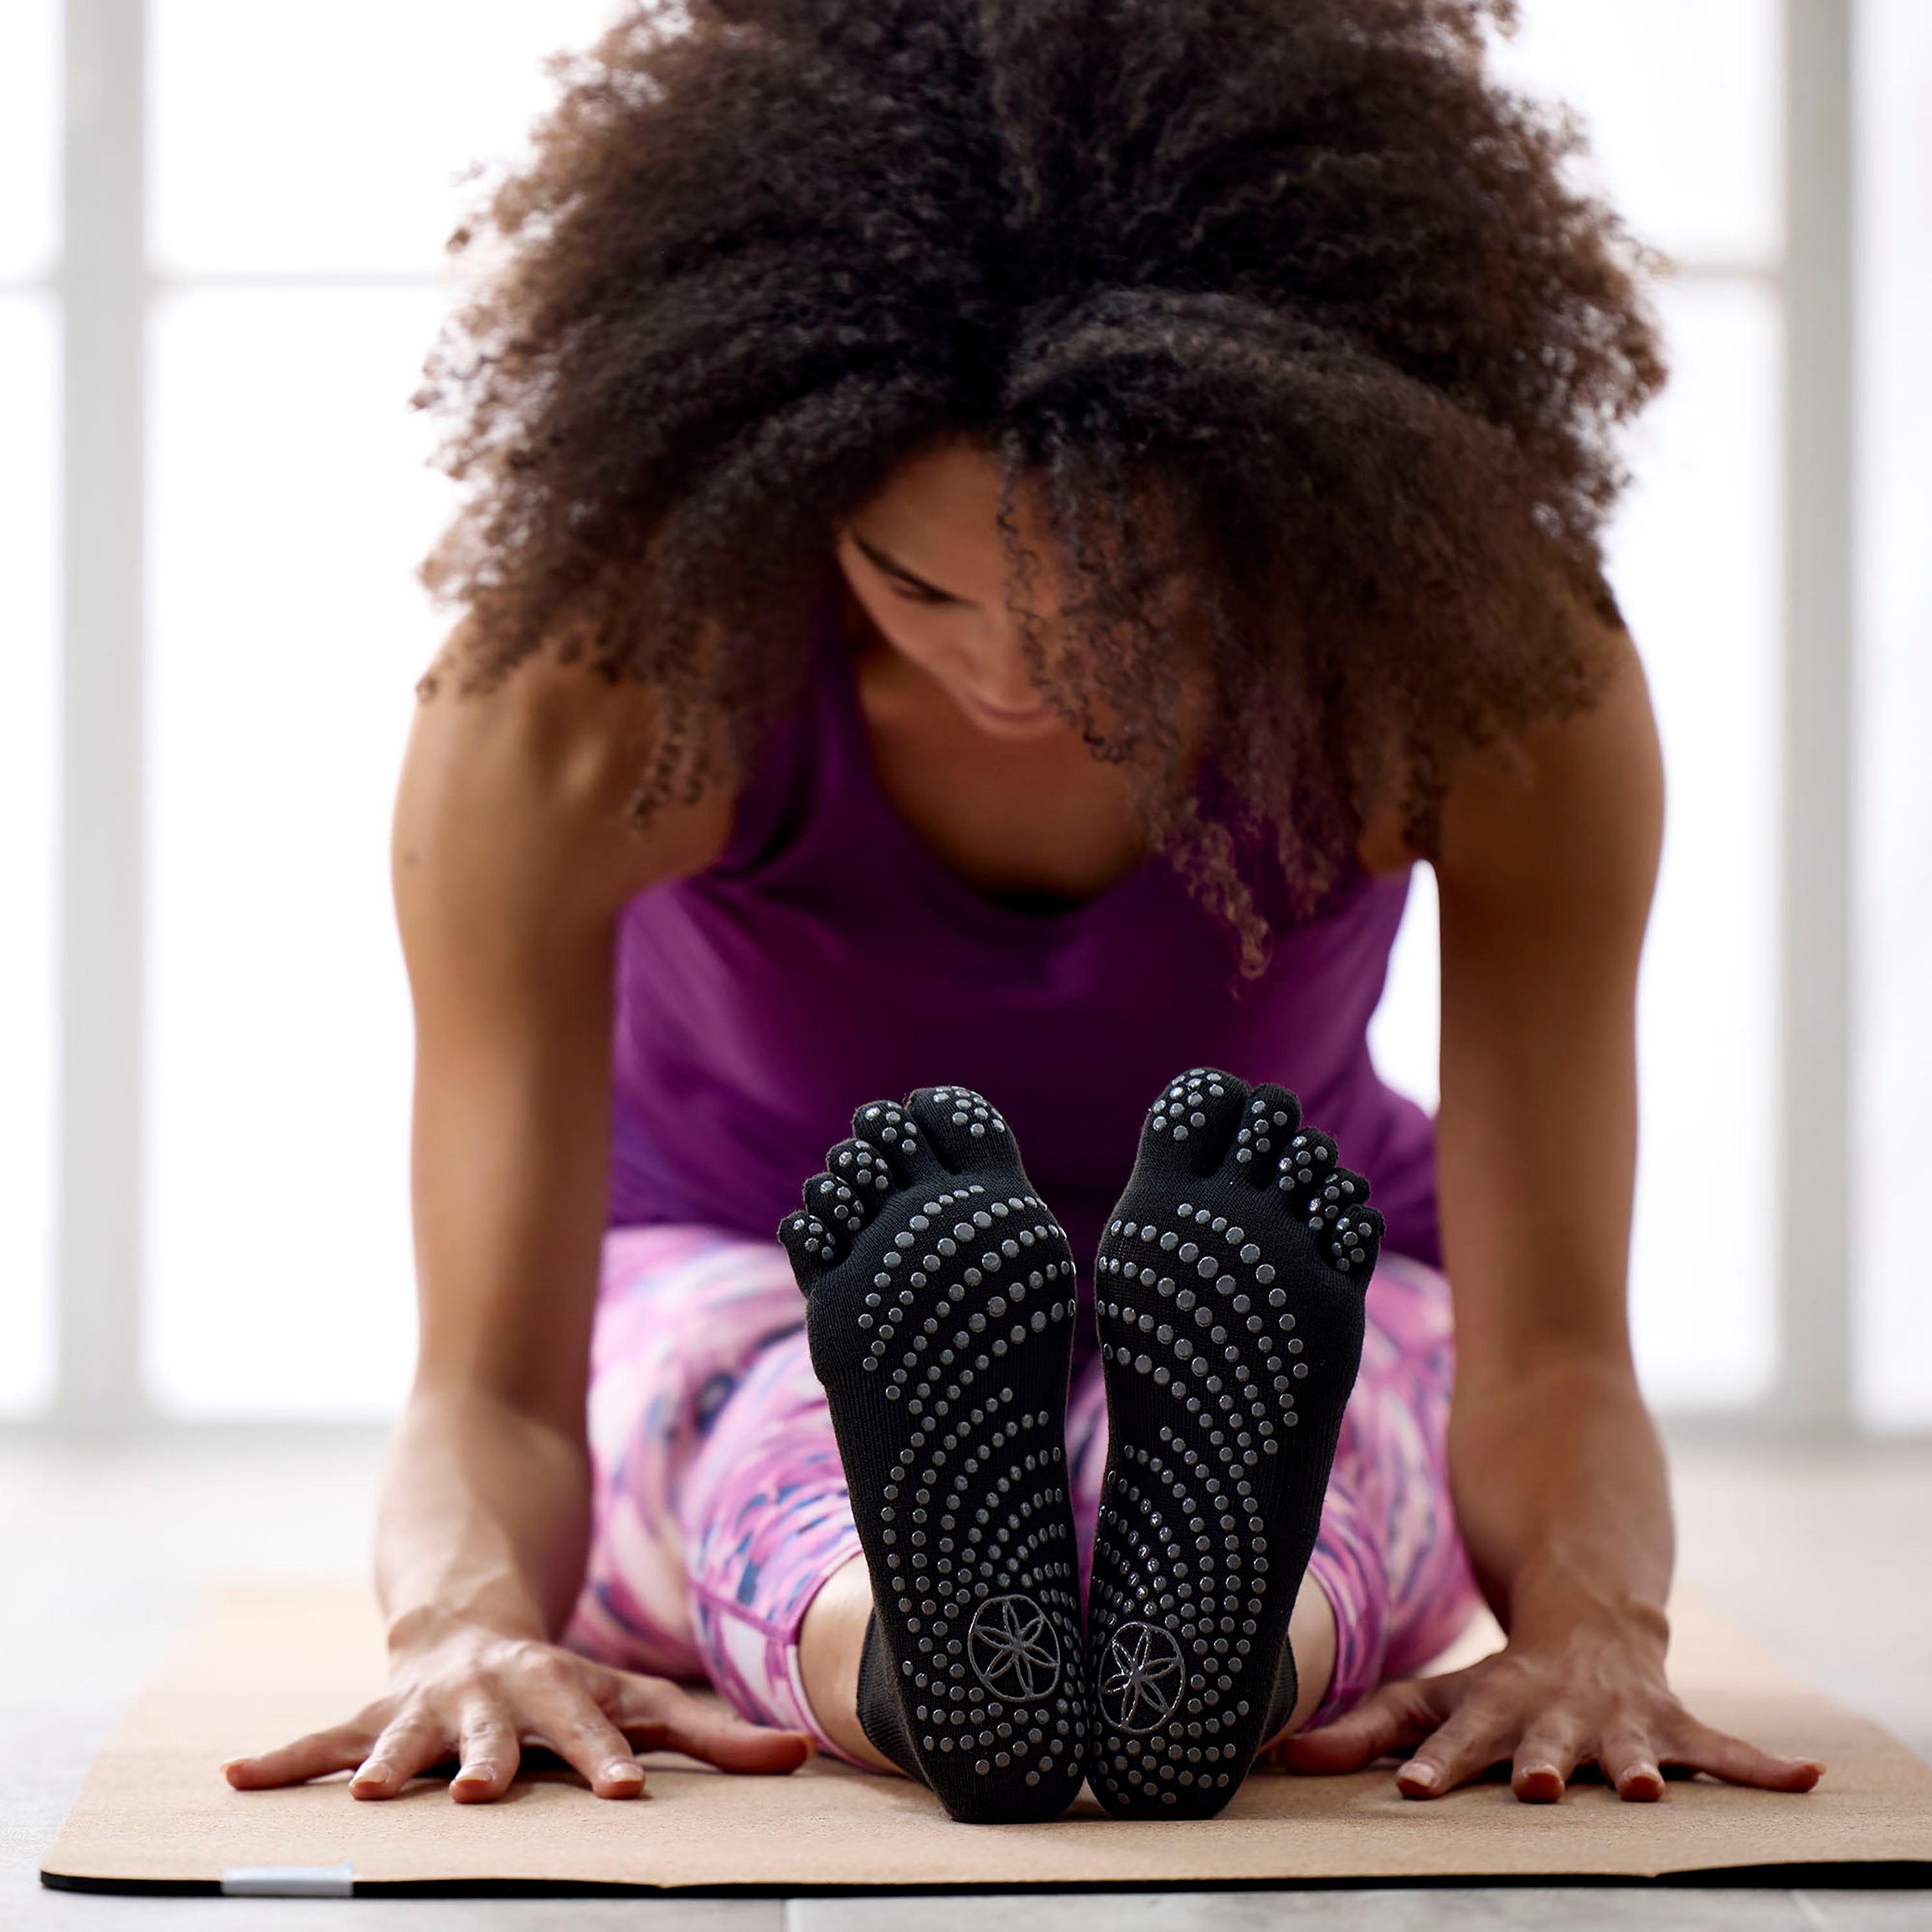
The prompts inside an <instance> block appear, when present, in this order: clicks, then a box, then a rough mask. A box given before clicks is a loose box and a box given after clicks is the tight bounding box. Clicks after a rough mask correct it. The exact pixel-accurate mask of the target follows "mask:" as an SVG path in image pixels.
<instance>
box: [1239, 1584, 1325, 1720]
mask: <svg viewBox="0 0 1932 1932" xmlns="http://www.w3.org/2000/svg"><path fill="white" fill-rule="evenodd" d="M1288 1648H1289V1655H1290V1656H1291V1657H1292V1658H1293V1659H1294V1661H1295V1705H1294V1708H1293V1709H1292V1710H1291V1711H1290V1712H1289V1715H1288V1718H1287V1720H1286V1722H1285V1723H1283V1724H1282V1726H1281V1727H1280V1729H1279V1730H1277V1732H1276V1733H1275V1734H1274V1736H1272V1737H1271V1738H1269V1739H1266V1740H1265V1742H1263V1744H1262V1753H1265V1752H1268V1751H1271V1750H1273V1749H1274V1747H1275V1746H1276V1745H1278V1744H1280V1742H1282V1740H1283V1739H1284V1738H1292V1737H1293V1736H1295V1733H1297V1732H1298V1731H1299V1730H1302V1729H1303V1728H1304V1727H1305V1726H1306V1725H1307V1722H1308V1721H1309V1719H1310V1718H1312V1717H1313V1716H1314V1715H1315V1713H1316V1712H1317V1711H1318V1710H1319V1709H1320V1708H1321V1705H1322V1699H1323V1698H1325V1697H1327V1696H1328V1687H1329V1685H1331V1683H1333V1682H1334V1677H1335V1610H1334V1605H1333V1604H1331V1603H1330V1602H1329V1601H1328V1592H1326V1591H1325V1590H1324V1589H1322V1586H1321V1585H1320V1584H1319V1583H1317V1582H1316V1580H1315V1579H1314V1578H1313V1577H1312V1576H1304V1577H1303V1578H1302V1580H1301V1589H1300V1590H1299V1591H1298V1592H1297V1593H1296V1595H1295V1610H1294V1612H1293V1613H1292V1615H1291V1616H1290V1617H1289V1622H1288ZM1257 1755H1260V1754H1259V1753H1258V1754H1257Z"/></svg>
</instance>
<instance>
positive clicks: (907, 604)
mask: <svg viewBox="0 0 1932 1932" xmlns="http://www.w3.org/2000/svg"><path fill="white" fill-rule="evenodd" d="M999 493H1000V472H999V469H998V464H997V463H995V460H994V459H993V458H992V457H991V456H990V455H987V454H986V452H983V451H982V450H979V449H974V448H973V447H971V446H968V445H966V444H963V443H957V444H948V445H947V446H944V448H943V449H940V450H938V451H936V452H932V453H930V454H928V455H922V456H920V457H918V458H915V459H914V460H912V461H911V462H910V463H907V464H905V465H904V466H902V467H901V469H899V470H898V471H897V472H895V474H894V475H893V476H892V479H891V481H889V482H888V483H887V484H886V487H885V488H884V489H883V490H880V492H879V493H878V494H877V496H874V498H873V499H871V502H868V503H867V504H866V505H864V507H863V508H860V509H859V510H857V511H855V512H854V513H853V515H852V516H851V517H850V518H849V519H848V520H847V521H846V523H844V524H843V525H842V526H841V528H840V529H839V531H838V544H837V555H838V562H839V565H840V567H841V568H842V569H843V570H844V573H845V577H846V580H847V582H848V583H850V586H851V588H852V592H853V595H854V596H855V597H856V598H857V599H858V600H859V603H860V604H861V605H862V606H863V607H864V609H865V613H866V615H867V616H869V617H870V618H871V620H872V622H873V623H874V625H876V626H877V628H878V630H879V631H880V634H881V635H882V636H883V637H884V638H885V639H886V642H887V643H889V644H891V645H892V647H893V648H894V649H895V650H898V651H899V652H901V653H903V655H905V656H907V657H908V658H910V659H911V660H912V661H913V663H915V664H917V665H919V667H920V668H921V669H922V670H925V671H926V672H927V673H929V675H930V676H932V678H934V679H935V680H936V681H937V682H938V683H939V684H940V685H941V686H942V687H943V688H944V690H945V691H946V693H947V695H948V696H949V697H951V698H952V700H953V702H954V703H956V704H957V705H958V706H959V709H961V710H962V711H963V712H965V714H966V715H967V716H968V718H971V720H972V721H973V722H974V724H976V725H977V727H979V728H980V730H982V731H984V732H985V733H986V734H987V735H988V736H989V737H994V738H1008V739H1031V738H1046V737H1050V736H1052V735H1053V734H1054V733H1056V732H1062V731H1065V730H1068V729H1069V728H1070V727H1068V725H1067V724H1066V722H1065V721H1064V719H1063V718H1061V715H1060V714H1059V713H1058V712H1056V711H1055V710H1054V709H1053V708H1052V706H1050V705H1049V703H1047V701H1046V698H1045V697H1043V695H1042V694H1041V692H1040V689H1039V688H1038V687H1037V685H1035V684H1034V681H1033V678H1032V675H1031V673H1030V672H1029V671H1028V669H1027V665H1026V660H1025V656H1024V655H1022V651H1021V648H1020V637H1019V626H1018V625H1016V623H1015V622H1014V620H1013V616H1012V615H1011V613H1010V612H1009V611H1008V610H1007V607H1006V595H1005V592H1006V577H1007V563H1006V556H1005V553H1004V550H1002V548H1001V543H1000V533H999V529H998V526H997V524H996V523H995V520H994V517H995V511H996V510H997V508H998V503H999ZM1015 516H1016V519H1017V520H1018V523H1019V532H1020V535H1021V538H1022V541H1024V542H1025V544H1026V545H1027V547H1028V548H1029V549H1031V550H1034V551H1035V553H1037V555H1039V556H1040V559H1041V565H1042V568H1041V571H1040V578H1041V581H1040V586H1039V588H1038V589H1037V591H1036V593H1035V598H1036V601H1035V604H1034V609H1035V611H1036V613H1037V616H1038V617H1039V619H1040V626H1041V629H1042V633H1043V637H1044V639H1045V641H1046V647H1047V649H1048V650H1049V652H1051V651H1052V648H1053V639H1054V631H1055V625H1056V624H1057V623H1058V619H1059V614H1060V598H1059V586H1058V583H1056V582H1055V580H1054V577H1053V572H1052V568H1051V567H1050V557H1049V550H1048V547H1047V546H1046V544H1044V543H1043V542H1042V541H1040V540H1039V539H1038V538H1037V532H1036V529H1035V526H1034V525H1033V523H1032V522H1031V518H1030V515H1029V506H1028V505H1027V504H1026V503H1025V502H1024V501H1023V500H1022V502H1020V503H1019V504H1017V505H1016V506H1015Z"/></svg>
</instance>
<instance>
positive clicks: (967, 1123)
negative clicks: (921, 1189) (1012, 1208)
mask: <svg viewBox="0 0 1932 1932" xmlns="http://www.w3.org/2000/svg"><path fill="white" fill-rule="evenodd" d="M906 1110H907V1112H908V1113H910V1115H912V1117H913V1120H914V1121H915V1122H916V1124H918V1126H919V1128H920V1130H922V1132H923V1133H924V1135H925V1136H926V1145H928V1146H929V1147H930V1148H932V1150H933V1151H934V1152H935V1153H936V1154H938V1157H939V1158H940V1160H941V1161H943V1162H944V1163H945V1165H946V1166H947V1169H950V1171H951V1172H953V1173H956V1174H958V1173H961V1172H964V1171H965V1169H968V1168H973V1169H983V1168H989V1167H990V1168H997V1169H1001V1170H1003V1171H1004V1170H1006V1169H1012V1170H1013V1171H1014V1172H1018V1171H1019V1152H1018V1151H1017V1150H1016V1148H1015V1146H1014V1145H1013V1130H1011V1129H1010V1127H1008V1126H1007V1123H1006V1121H1005V1119H1004V1117H1003V1116H1002V1115H1001V1112H1000V1110H999V1109H998V1108H997V1107H995V1106H994V1105H993V1103H992V1102H991V1101H990V1100H988V1099H987V1098H986V1097H985V1095H983V1094H976V1093H974V1091H973V1090H972V1088H970V1087H919V1088H915V1089H914V1090H913V1091H912V1092H911V1093H910V1094H907V1096H906Z"/></svg>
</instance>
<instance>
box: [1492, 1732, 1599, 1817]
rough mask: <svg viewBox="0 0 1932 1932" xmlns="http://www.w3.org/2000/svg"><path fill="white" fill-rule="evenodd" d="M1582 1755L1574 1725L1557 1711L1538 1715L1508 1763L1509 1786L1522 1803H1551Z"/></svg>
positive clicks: (1556, 1798) (1578, 1735)
mask: <svg viewBox="0 0 1932 1932" xmlns="http://www.w3.org/2000/svg"><path fill="white" fill-rule="evenodd" d="M1582 1755H1583V1739H1582V1736H1581V1733H1580V1731H1579V1729H1578V1727H1577V1725H1576V1724H1574V1723H1572V1722H1571V1721H1570V1720H1569V1719H1568V1718H1565V1717H1564V1716H1562V1715H1561V1714H1560V1713H1552V1714H1547V1715H1544V1716H1543V1717H1541V1718H1538V1719H1537V1720H1536V1721H1535V1723H1534V1724H1532V1725H1531V1726H1530V1727H1529V1729H1528V1730H1526V1731H1525V1732H1524V1733H1523V1738H1522V1741H1521V1742H1520V1743H1519V1744H1518V1745H1517V1748H1516V1754H1515V1757H1514V1761H1513V1762H1512V1763H1511V1766H1510V1789H1511V1790H1512V1791H1514V1793H1516V1795H1517V1797H1518V1798H1520V1799H1522V1801H1523V1803H1525V1804H1526V1805H1554V1804H1555V1803H1556V1801H1557V1800H1558V1799H1559V1798H1561V1797H1562V1796H1563V1790H1564V1787H1565V1785H1567V1784H1568V1783H1569V1782H1570V1775H1571V1772H1574V1770H1575V1769H1577V1760H1578V1758H1580V1757H1581V1756H1582Z"/></svg>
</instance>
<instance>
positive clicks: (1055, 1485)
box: [778, 1087, 1088, 1824]
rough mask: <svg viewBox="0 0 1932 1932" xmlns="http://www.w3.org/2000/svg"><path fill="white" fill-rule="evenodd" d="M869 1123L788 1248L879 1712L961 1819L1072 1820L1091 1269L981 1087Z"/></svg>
mask: <svg viewBox="0 0 1932 1932" xmlns="http://www.w3.org/2000/svg"><path fill="white" fill-rule="evenodd" d="M852 1127H853V1136H854V1138H853V1139H850V1140H848V1141H841V1142H840V1143H839V1144H838V1146H836V1147H835V1148H832V1150H831V1151H830V1152H829V1154H827V1155H826V1163H825V1169H826V1171H825V1172H823V1174H819V1175H814V1176H813V1177H812V1178H811V1180H809V1181H807V1182H806V1183H805V1188H804V1202H805V1211H804V1212H803V1213H802V1214H791V1215H787V1217H786V1218H785V1220H784V1222H783V1223H782V1224H781V1226H780V1227H779V1229H778V1238H779V1240H780V1241H782V1242H783V1243H784V1246H785V1248H786V1250H787V1253H789V1254H790V1256H791V1261H792V1267H793V1271H794V1272H795V1273H796V1275H797V1277H798V1280H799V1286H800V1287H801V1288H802V1289H804V1290H805V1295H806V1297H807V1303H806V1310H805V1331H806V1334H807V1337H808V1339H809V1341H810V1343H811V1362H812V1367H814V1369H815V1370H817V1373H818V1379H819V1380H820V1382H822V1383H823V1385H824V1388H825V1393H826V1398H827V1400H828V1401H829V1403H830V1406H831V1410H832V1428H833V1430H834V1431H835V1433H836V1435H837V1437H838V1453H839V1456H840V1457H841V1460H842V1461H843V1462H844V1468H845V1478H846V1481H847V1485H848V1486H849V1487H850V1491H851V1496H852V1514H853V1518H854V1520H855V1521H856V1523H857V1525H858V1529H859V1542H860V1544H862V1546H863V1547H864V1550H865V1562H866V1565H867V1568H868V1569H869V1570H870V1571H871V1580H872V1601H873V1604H874V1613H873V1619H872V1623H871V1627H870V1628H869V1629H868V1632H867V1635H866V1644H865V1652H864V1654H863V1655H862V1658H861V1662H860V1673H859V1721H860V1723H861V1724H862V1726H863V1727H864V1729H865V1734H866V1736H868V1737H869V1738H870V1739H871V1740H872V1742H874V1745H877V1747H878V1748H879V1750H880V1751H881V1752H882V1753H883V1754H884V1755H885V1756H886V1757H888V1758H889V1759H891V1760H892V1762H893V1763H895V1764H898V1766H900V1767H901V1769H903V1770H904V1771H905V1772H907V1775H909V1776H911V1777H914V1778H919V1779H921V1780H922V1781H924V1782H925V1783H926V1784H929V1786H931V1787H932V1790H933V1791H934V1792H935V1793H936V1794H937V1795H938V1797H939V1799H940V1801H941V1802H942V1803H943V1804H944V1805H945V1807H946V1808H947V1811H949V1812H950V1813H951V1814H952V1815H953V1817H955V1818H957V1819H961V1820H965V1821H966V1822H968V1823H976V1824H998V1823H1013V1822H1016V1821H1019V1820H1029V1819H1033V1820H1037V1819H1043V1818H1053V1817H1058V1815H1059V1814H1060V1813H1061V1812H1062V1811H1064V1810H1065V1809H1066V1808H1067V1805H1069V1804H1070V1803H1071V1802H1072V1801H1073V1796H1074V1794H1075V1793H1076V1792H1077V1791H1078V1790H1079V1788H1080V1784H1081V1780H1082V1776H1083V1775H1084V1774H1085V1758H1086V1750H1087V1723H1088V1715H1087V1713H1088V1698H1087V1693H1086V1680H1085V1661H1084V1658H1083V1656H1082V1648H1081V1640H1080V1600H1079V1587H1080V1586H1079V1570H1078V1567H1077V1565H1078V1559H1077V1556H1076V1549H1075V1544H1074V1541H1073V1517H1072V1516H1071V1514H1070V1511H1069V1508H1068V1505H1067V1451H1066V1445H1065V1438H1066V1424H1067V1371H1068V1366H1069V1362H1070V1357H1071V1353H1072V1343H1073V1307H1074V1268H1073V1255H1072V1253H1071V1252H1070V1250H1069V1249H1068V1247H1067V1236H1066V1235H1065V1233H1064V1231H1063V1230H1062V1229H1061V1227H1060V1226H1059V1224H1058V1223H1057V1222H1056V1221H1055V1220H1054V1218H1053V1217H1052V1214H1050V1213H1049V1211H1047V1209H1046V1207H1045V1205H1043V1203H1042V1202H1041V1201H1040V1197H1039V1196H1038V1195H1037V1193H1035V1192H1034V1188H1033V1186H1032V1184H1031V1182H1030V1181H1028V1179H1027V1177H1026V1172H1025V1169H1023V1168H1022V1166H1021V1165H1020V1157H1019V1149H1018V1148H1017V1147H1016V1145H1014V1142H1013V1135H1012V1133H1011V1132H1010V1130H1008V1128H1007V1124H1006V1123H1005V1122H1004V1121H1003V1120H1002V1119H1001V1118H1000V1115H999V1114H998V1112H997V1111H996V1110H995V1109H993V1108H992V1106H989V1104H988V1103H986V1101H985V1100H983V1099H982V1098H981V1097H980V1096H979V1095H978V1094H974V1093H971V1092H970V1091H968V1090H967V1089H966V1088H961V1087H922V1088H919V1090H918V1091H916V1092H915V1093H913V1094H909V1095H908V1096H907V1098H906V1100H905V1102H904V1105H903V1106H901V1105H900V1104H898V1103H895V1102H892V1101H885V1100H881V1101H878V1102H875V1103H873V1104H871V1105H870V1106H864V1107H861V1108H860V1109H859V1111H858V1112H857V1113H856V1114H855V1115H853V1119H852Z"/></svg>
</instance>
